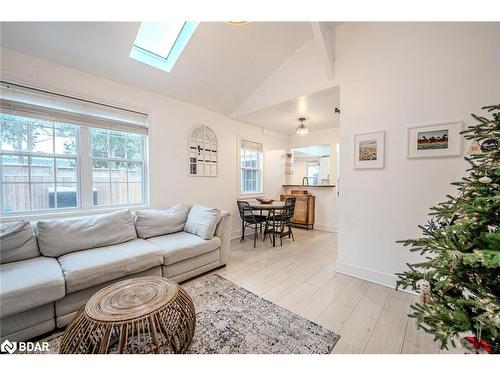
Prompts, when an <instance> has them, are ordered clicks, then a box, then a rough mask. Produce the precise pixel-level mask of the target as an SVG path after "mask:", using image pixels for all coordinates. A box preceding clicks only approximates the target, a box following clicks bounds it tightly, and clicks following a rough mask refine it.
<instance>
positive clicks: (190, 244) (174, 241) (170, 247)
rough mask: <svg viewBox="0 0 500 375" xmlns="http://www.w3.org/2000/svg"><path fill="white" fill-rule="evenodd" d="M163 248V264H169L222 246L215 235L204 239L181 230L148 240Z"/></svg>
mask: <svg viewBox="0 0 500 375" xmlns="http://www.w3.org/2000/svg"><path fill="white" fill-rule="evenodd" d="M146 241H148V242H150V243H152V244H154V245H155V246H156V247H158V248H160V249H161V250H162V253H163V255H164V257H165V258H164V260H163V264H164V265H169V264H174V263H177V262H180V261H182V260H185V259H189V258H193V257H195V256H198V255H200V254H204V253H208V252H209V251H212V250H215V249H217V248H219V247H220V239H219V238H218V237H213V238H212V239H211V240H204V239H202V238H200V237H198V236H196V235H194V234H191V233H186V232H179V233H174V234H169V235H166V236H160V237H153V238H150V239H148V240H146Z"/></svg>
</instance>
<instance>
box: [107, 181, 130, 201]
mask: <svg viewBox="0 0 500 375" xmlns="http://www.w3.org/2000/svg"><path fill="white" fill-rule="evenodd" d="M111 204H127V184H126V183H112V184H111Z"/></svg>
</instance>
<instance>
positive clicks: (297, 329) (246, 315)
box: [49, 274, 340, 354]
mask: <svg viewBox="0 0 500 375" xmlns="http://www.w3.org/2000/svg"><path fill="white" fill-rule="evenodd" d="M186 291H187V292H188V293H189V295H190V296H191V298H192V299H193V302H194V305H195V310H196V329H195V333H194V337H193V342H192V343H191V346H190V348H189V350H188V353H191V354H267V353H272V354H298V353H300V354H328V353H330V352H331V351H332V349H333V347H334V346H335V344H336V343H337V341H338V340H339V338H340V336H339V335H337V334H335V333H334V332H332V331H329V330H328V329H326V328H323V327H322V326H320V325H318V324H316V323H313V322H311V321H310V320H307V319H304V318H302V317H300V316H298V315H296V314H294V313H292V312H290V311H288V310H286V309H284V308H282V307H280V306H278V305H276V304H274V303H272V302H269V301H267V300H265V299H262V298H261V297H259V296H257V295H255V294H253V293H252V292H250V291H248V290H246V289H244V288H241V287H239V286H238V285H236V284H234V283H232V282H231V281H229V280H226V279H225V278H223V277H221V276H219V275H216V274H214V275H210V276H206V277H202V278H200V279H198V280H195V281H193V282H191V283H190V284H189V285H188V286H186ZM60 339H61V337H57V338H55V339H53V340H51V341H49V343H50V348H51V352H53V353H54V352H56V353H57V351H58V348H59V342H60Z"/></svg>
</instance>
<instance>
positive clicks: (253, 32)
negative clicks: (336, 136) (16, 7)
mask: <svg viewBox="0 0 500 375" xmlns="http://www.w3.org/2000/svg"><path fill="white" fill-rule="evenodd" d="M315 24H316V25H319V23H315ZM338 24H339V23H335V22H328V23H321V28H324V29H325V30H327V32H328V30H333V29H334V28H335V27H336V26H337V25H338ZM139 26H140V23H139V22H2V23H1V24H0V37H1V39H0V43H1V46H2V47H6V48H9V49H13V50H16V51H18V52H21V53H25V54H27V55H31V56H35V57H38V58H41V59H44V60H47V61H51V62H54V63H57V64H60V65H64V66H67V67H70V68H74V69H77V70H80V71H83V72H87V73H90V74H94V75H97V76H101V77H104V78H107V79H110V80H113V81H116V82H120V83H124V84H128V85H131V86H134V87H138V88H140V89H144V90H147V91H151V92H154V93H158V94H160V95H165V96H169V97H173V98H176V99H179V100H182V101H186V102H189V103H193V104H196V105H199V106H201V107H204V108H207V109H210V110H213V111H216V112H219V113H222V114H225V115H228V116H231V115H233V116H234V114H235V110H237V109H238V108H239V106H241V105H242V104H247V102H246V100H248V98H250V101H251V102H252V103H253V102H255V97H256V96H257V97H258V98H261V97H265V96H266V94H261V92H262V91H263V90H264V92H265V90H266V87H267V88H268V86H269V82H268V80H269V77H271V81H272V82H273V84H274V82H275V81H276V82H279V80H276V78H275V76H276V74H278V76H279V74H281V73H277V72H280V69H279V68H280V67H282V66H283V67H285V66H286V67H287V68H286V69H284V70H285V71H286V72H291V71H293V69H289V68H288V65H293V66H294V69H297V66H296V65H297V64H296V60H299V61H302V60H304V58H303V57H301V56H304V57H306V59H307V56H309V60H314V61H315V64H316V67H312V66H311V69H302V68H300V66H299V69H300V70H299V73H298V75H297V74H296V72H295V73H294V74H295V76H294V77H302V78H301V79H302V81H303V80H304V78H305V77H307V76H308V74H309V76H310V77H311V79H312V81H311V82H314V83H315V85H316V86H318V85H317V83H318V79H317V78H316V80H315V79H313V78H312V77H313V76H315V77H320V78H319V81H320V82H321V84H320V85H319V86H318V87H320V86H322V83H323V78H322V77H323V75H324V74H323V68H322V67H321V68H318V66H319V65H321V62H320V61H319V60H321V59H320V58H319V54H318V57H317V56H316V54H317V51H311V50H310V48H309V47H304V46H307V45H310V46H312V48H316V47H314V46H315V43H314V41H313V38H314V37H315V33H314V31H313V30H314V27H312V24H311V22H249V23H245V24H243V25H238V26H237V25H232V24H229V23H226V22H201V23H200V24H199V26H198V28H197V30H196V31H195V33H194V35H193V37H192V38H191V40H190V41H189V43H188V44H187V46H186V48H185V50H184V52H183V53H182V55H181V56H180V58H179V59H178V60H177V63H176V64H175V65H174V67H173V69H172V71H171V72H165V71H162V70H159V69H156V68H153V67H151V66H149V65H146V64H143V63H141V62H139V61H136V60H134V59H132V58H130V57H129V55H130V50H131V47H132V44H133V43H134V40H135V38H136V35H137V31H138V29H139ZM311 43H313V44H311ZM299 51H300V52H299ZM312 52H313V53H312ZM311 53H312V54H311ZM297 54H298V55H297ZM288 61H290V62H288ZM287 62H288V65H287ZM294 64H295V65H294ZM318 64H319V65H318ZM282 70H283V69H282ZM314 72H316V73H315V75H314V74H313V73H314ZM318 72H319V73H320V74H319V76H318ZM281 80H282V81H287V82H289V84H292V85H294V84H293V83H291V82H290V80H289V79H288V77H286V76H284V77H282V78H281ZM283 86H285V85H283ZM296 87H297V85H295V86H294V88H296ZM298 87H300V85H299V86H298ZM326 87H331V85H330V84H328V85H327V86H326ZM284 91H285V96H286V93H287V92H292V91H293V90H288V89H284ZM313 91H314V90H313ZM311 92H312V91H309V92H304V93H302V92H297V93H295V94H294V95H295V96H292V97H297V96H299V95H307V94H311ZM252 94H253V96H252ZM323 94H325V93H323ZM332 95H334V96H335V95H336V96H335V98H334V99H335V100H336V101H338V92H337V93H336V94H332V92H329V93H327V95H326V96H325V97H324V98H323V99H321V98H320V97H317V96H316V97H315V96H313V97H309V98H308V100H309V101H310V103H311V105H312V107H314V108H315V109H318V108H319V107H325V108H326V107H328V111H329V112H330V109H331V108H332V106H330V105H327V103H326V102H325V101H326V100H330V99H331V97H332ZM286 99H287V100H286V101H289V99H288V98H286ZM282 101H285V98H283V100H282ZM318 103H322V105H319V104H318ZM271 104H272V108H271ZM275 104H276V103H269V107H270V108H269V109H268V110H267V111H266V110H265V109H264V110H263V111H259V113H256V114H255V116H252V115H251V114H249V115H248V116H246V115H245V116H241V114H238V116H236V118H238V119H239V120H241V121H246V122H249V123H252V124H254V125H258V126H263V127H268V128H271V129H274V130H279V131H284V132H290V131H292V130H291V129H292V128H293V124H292V122H294V121H295V120H293V121H292V117H293V118H294V117H296V116H292V112H293V111H294V105H295V106H296V104H297V103H296V102H293V101H291V102H290V101H289V102H288V103H284V104H283V105H282V106H275ZM332 105H336V103H332ZM261 107H262V106H261ZM240 109H241V108H240ZM260 109H263V108H259V110H260ZM252 111H256V109H252ZM247 112H248V111H247ZM284 112H287V117H286V120H285V119H282V120H280V121H278V120H279V116H281V115H283V113H284ZM247 114H248V113H247ZM315 116H316V117H317V118H318V119H319V118H322V117H321V116H322V115H320V114H319V113H316V115H315ZM323 117H324V115H323ZM320 121H323V120H322V119H320ZM260 122H263V123H260ZM325 126H326V123H324V122H321V124H318V128H323V127H325ZM313 129H314V127H313Z"/></svg>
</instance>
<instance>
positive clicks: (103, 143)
mask: <svg viewBox="0 0 500 375" xmlns="http://www.w3.org/2000/svg"><path fill="white" fill-rule="evenodd" d="M90 133H91V143H92V156H94V157H103V158H107V157H108V156H109V131H108V130H101V129H91V131H90Z"/></svg>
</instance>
